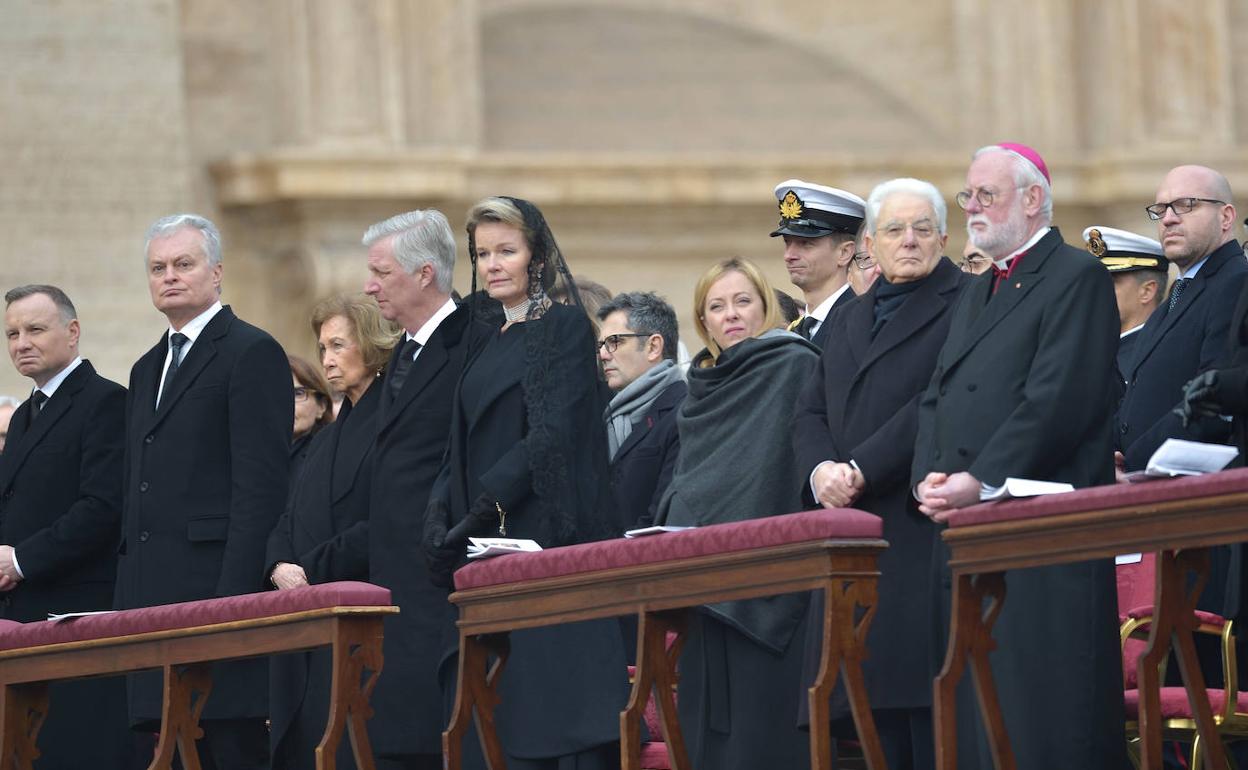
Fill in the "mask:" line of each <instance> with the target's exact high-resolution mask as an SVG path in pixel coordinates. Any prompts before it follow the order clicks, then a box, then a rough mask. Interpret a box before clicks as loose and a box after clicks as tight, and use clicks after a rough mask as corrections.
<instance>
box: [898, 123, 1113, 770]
mask: <svg viewBox="0 0 1248 770" xmlns="http://www.w3.org/2000/svg"><path fill="white" fill-rule="evenodd" d="M956 197H957V201H958V203H959V205H961V206H962V207H963V208H964V209H965V210H966V213H967V227H968V231H969V233H970V237H971V239H972V240H973V241H974V242H975V245H976V246H977V247H978V248H979V249H980V250H981V251H983V252H984V254H985V255H987V256H989V257H991V258H992V259H993V260H994V263H995V264H994V267H995V270H991V271H989V272H987V273H984V274H983V275H979V276H977V277H975V278H973V279H971V280H970V282H969V283H968V284H967V287H966V289H965V290H964V291H963V292H962V296H961V297H960V299H959V300H958V303H957V305H956V306H955V308H954V310H953V318H952V320H951V322H950V326H949V334H948V337H947V338H946V341H945V345H944V347H943V348H942V349H941V352H940V356H939V358H938V359H937V361H936V370H935V372H933V375H932V380H931V383H930V384H929V385H928V388H927V390H926V392H925V393H924V395H923V398H922V400H921V401H920V404H919V433H918V439H917V441H916V444H915V459H914V466H913V473H912V475H911V481H912V483H913V484H915V485H916V489H915V494H916V495H917V496H918V498H919V502H920V510H922V511H923V512H924V513H927V514H928V515H931V516H933V517H934V518H935V519H936V520H938V521H940V520H942V519H944V518H945V516H946V512H947V511H948V510H950V509H952V508H961V507H964V506H968V505H974V504H976V503H978V502H979V501H980V499H981V496H982V495H984V494H985V493H991V492H992V491H993V488H995V487H998V486H1000V485H1002V484H1004V483H1005V480H1006V478H1007V477H1010V476H1014V477H1021V478H1031V479H1044V480H1049V481H1064V482H1069V483H1071V484H1073V485H1075V486H1076V487H1087V486H1093V485H1097V484H1107V483H1110V482H1112V481H1113V479H1114V468H1113V462H1112V448H1113V436H1112V435H1111V434H1112V414H1113V404H1114V401H1113V399H1114V398H1115V397H1116V395H1117V391H1118V390H1119V386H1118V385H1117V383H1116V378H1115V374H1114V369H1115V367H1114V351H1115V348H1116V347H1117V343H1118V312H1117V308H1116V307H1115V303H1114V292H1113V283H1112V281H1111V280H1110V277H1109V274H1108V273H1107V272H1106V271H1105V268H1104V267H1102V266H1101V265H1100V264H1099V263H1098V262H1097V261H1096V260H1095V259H1093V258H1092V257H1091V256H1090V255H1089V254H1088V253H1087V252H1086V251H1083V250H1081V249H1075V248H1073V247H1071V246H1068V245H1066V244H1064V243H1063V242H1062V238H1061V235H1060V234H1059V233H1058V232H1057V230H1055V229H1052V228H1050V227H1049V223H1050V221H1051V218H1052V194H1051V192H1050V187H1049V179H1048V171H1047V168H1046V167H1045V165H1044V161H1043V160H1042V159H1041V158H1040V156H1039V155H1038V154H1037V153H1036V152H1035V151H1034V150H1032V149H1030V148H1028V147H1025V146H1022V145H1014V144H1011V145H992V146H989V147H985V148H982V149H981V150H979V151H978V152H977V153H976V154H975V158H974V160H973V161H972V163H971V167H970V169H969V171H968V172H967V187H966V189H965V190H963V191H962V192H960V193H958V195H957V196H956ZM937 554H938V556H937V559H936V562H935V563H936V564H937V565H938V566H939V571H940V579H941V580H942V582H943V583H944V591H943V594H942V600H943V601H944V602H945V606H946V609H945V610H944V611H943V613H942V615H943V618H944V621H945V623H946V624H947V623H948V618H949V614H948V609H947V606H948V601H949V599H948V597H949V592H948V587H947V585H948V581H949V571H948V567H947V552H945V551H944V549H943V544H942V543H940V541H937ZM1006 582H1007V585H1008V592H1009V599H1008V601H1006V602H1005V605H1004V609H1003V611H1002V613H1001V615H1000V617H999V618H998V619H997V622H996V626H995V629H994V636H995V637H996V639H997V641H998V647H997V649H996V650H995V652H993V654H992V656H991V662H992V667H993V676H994V677H995V679H996V684H997V692H998V693H999V695H1000V701H1001V713H1002V716H1003V718H1004V720H1005V725H1006V728H1007V730H1008V731H1009V734H1010V738H1011V741H1012V743H1013V748H1014V755H1015V757H1016V758H1017V761H1018V767H1019V768H1020V769H1022V770H1030V769H1032V768H1034V769H1035V770H1040V769H1041V768H1044V769H1046V770H1047V769H1049V768H1055V767H1061V768H1066V769H1068V770H1069V769H1075V768H1087V769H1088V770H1093V769H1094V768H1109V767H1122V766H1125V762H1126V757H1125V753H1126V749H1125V747H1126V744H1125V740H1124V735H1123V719H1124V716H1123V706H1122V658H1121V653H1120V651H1119V647H1118V615H1117V607H1116V604H1117V597H1116V584H1115V578H1114V564H1113V561H1112V560H1109V559H1102V560H1096V561H1090V562H1083V563H1079V564H1072V565H1065V566H1059V567H1040V568H1034V569H1027V570H1016V571H1011V572H1009V573H1008V574H1007V575H1006ZM946 628H947V625H946ZM941 647H942V649H941V650H940V651H939V652H940V656H939V657H938V658H936V660H940V659H941V658H943V644H942V645H941ZM962 685H963V686H962V687H961V689H960V690H959V699H958V709H959V712H960V715H961V716H960V718H959V719H958V728H959V740H958V767H959V768H978V767H982V768H988V767H991V766H992V762H991V759H990V757H989V755H988V751H987V742H986V739H985V736H984V734H983V729H982V724H981V722H980V719H979V715H978V711H977V707H976V703H975V700H974V698H973V697H972V695H971V687H970V677H966V678H965V679H964V680H963V682H962Z"/></svg>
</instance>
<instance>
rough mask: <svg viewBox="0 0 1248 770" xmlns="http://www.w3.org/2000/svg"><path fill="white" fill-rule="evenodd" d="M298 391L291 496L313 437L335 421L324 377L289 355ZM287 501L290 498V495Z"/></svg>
mask: <svg viewBox="0 0 1248 770" xmlns="http://www.w3.org/2000/svg"><path fill="white" fill-rule="evenodd" d="M286 360H287V361H289V362H290V376H291V385H292V386H293V387H294V391H295V426H294V430H293V431H291V434H290V494H294V491H295V485H296V484H297V483H298V480H299V473H300V471H302V470H303V463H304V461H305V460H307V459H308V449H309V448H310V447H311V446H312V437H313V436H315V435H316V434H317V433H319V432H320V431H321V428H324V427H325V426H326V425H329V424H330V423H331V422H333V421H334V400H333V396H331V395H330V392H329V382H327V381H326V380H325V375H324V374H322V373H321V371H320V370H319V369H317V368H316V366H315V365H314V364H312V363H311V362H310V361H308V360H306V359H303V358H300V357H299V356H292V355H289V354H288V355H287V356H286ZM287 499H288V500H289V499H290V496H289V495H287Z"/></svg>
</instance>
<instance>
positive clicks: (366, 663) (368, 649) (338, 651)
mask: <svg viewBox="0 0 1248 770" xmlns="http://www.w3.org/2000/svg"><path fill="white" fill-rule="evenodd" d="M381 639H382V631H381V618H379V617H350V616H346V617H337V618H335V619H334V642H333V646H332V648H331V649H332V652H333V675H332V676H333V683H332V685H331V689H330V696H329V719H328V721H327V723H326V726H325V734H324V735H323V736H322V737H321V742H320V743H319V744H317V747H316V768H317V770H334V768H335V767H336V766H337V758H338V746H339V744H340V743H342V736H343V732H344V731H345V732H348V733H349V737H350V740H351V749H352V752H353V753H354V755H355V765H356V767H358V768H360V770H373V767H374V764H373V747H372V745H371V744H370V743H369V740H368V730H367V729H366V723H367V721H368V720H369V719H370V718H372V716H373V710H372V707H371V706H370V705H369V702H368V699H369V697H370V696H371V695H372V693H373V688H374V687H375V686H376V685H377V677H378V676H380V674H381V664H382V653H381Z"/></svg>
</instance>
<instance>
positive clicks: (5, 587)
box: [0, 545, 22, 592]
mask: <svg viewBox="0 0 1248 770" xmlns="http://www.w3.org/2000/svg"><path fill="white" fill-rule="evenodd" d="M13 553H14V551H13V546H11V545H0V592H4V591H12V590H13V589H14V588H17V584H18V583H20V582H22V576H21V575H19V574H18V572H17V562H16V560H15V559H14V558H13Z"/></svg>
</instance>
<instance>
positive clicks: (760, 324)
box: [656, 258, 819, 770]
mask: <svg viewBox="0 0 1248 770" xmlns="http://www.w3.org/2000/svg"><path fill="white" fill-rule="evenodd" d="M776 305H777V302H776V295H775V293H774V292H773V291H772V288H771V286H770V285H769V284H768V283H767V279H766V278H765V277H764V276H763V274H762V272H761V271H760V270H759V269H758V267H757V266H755V265H754V264H753V263H752V262H749V261H747V260H744V259H739V258H734V259H728V260H724V261H722V262H719V263H717V264H716V265H713V266H712V267H711V269H710V270H708V271H707V272H706V273H705V274H704V275H703V276H702V278H701V280H699V281H698V285H697V287H696V289H695V290H694V312H695V314H696V315H695V317H694V327H695V328H696V329H697V332H698V335H699V336H700V337H701V338H702V341H703V342H705V343H706V349H705V350H703V351H702V352H701V353H699V354H698V355H696V356H694V358H693V365H692V366H691V367H690V369H689V395H688V396H687V397H686V398H685V401H684V403H682V404H681V407H680V411H679V412H678V413H677V415H676V427H677V430H678V431H679V432H680V454H679V455H678V456H677V458H676V469H675V471H674V473H673V476H672V481H671V484H670V485H669V486H668V488H667V492H666V493H665V494H664V496H663V498H662V499H661V500H660V501H659V510H658V515H657V516H656V522H657V523H659V524H670V525H688V526H701V525H705V524H719V523H724V522H731V521H740V520H743V519H756V518H761V517H764V516H774V515H777V514H783V513H792V512H793V511H799V510H802V499H801V493H800V490H801V484H800V479H799V478H798V474H797V472H796V471H795V470H794V467H795V466H794V459H793V458H794V455H793V445H792V440H791V435H790V420H791V419H792V415H793V403H794V401H796V399H797V395H798V393H799V392H800V391H801V389H802V386H803V385H804V384H805V382H806V380H807V378H808V377H809V375H810V373H811V371H812V370H813V368H814V365H815V362H816V361H817V360H818V358H819V355H818V350H817V348H815V346H814V345H812V344H810V343H809V342H807V341H806V340H804V339H802V338H801V337H799V336H798V335H796V334H794V333H792V332H789V331H785V330H784V329H778V328H776V326H777V320H778V318H779V310H778V309H777V307H776ZM806 605H807V594H805V593H802V594H785V595H782V596H774V597H769V598H765V599H750V600H746V601H734V602H723V603H720V604H715V605H711V606H708V607H704V608H702V609H703V612H701V613H698V615H697V622H694V623H692V624H691V626H690V631H689V638H688V641H687V642H686V643H685V647H684V654H683V655H682V657H681V661H680V692H679V703H680V713H681V724H682V726H683V727H684V730H685V733H684V735H685V743H686V746H687V747H688V749H689V757H690V761H691V762H692V763H693V766H694V767H707V768H711V767H713V768H716V770H737V769H738V768H739V769H740V770H747V769H748V770H753V769H754V768H760V767H777V768H779V767H783V768H787V769H794V768H801V767H807V766H809V761H810V758H809V749H808V748H807V746H808V743H807V737H806V735H805V733H802V732H799V731H798V729H797V726H796V725H797V706H798V702H799V699H800V696H801V693H800V689H801V663H802V638H803V634H802V630H803V629H804V626H803V623H804V622H805V617H806Z"/></svg>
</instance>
